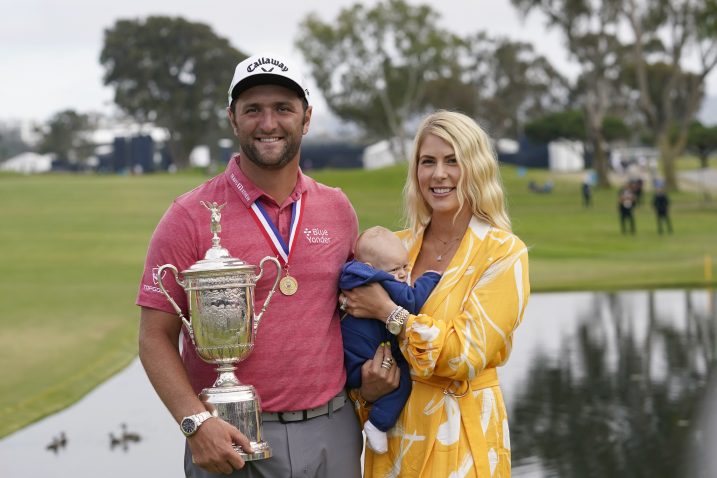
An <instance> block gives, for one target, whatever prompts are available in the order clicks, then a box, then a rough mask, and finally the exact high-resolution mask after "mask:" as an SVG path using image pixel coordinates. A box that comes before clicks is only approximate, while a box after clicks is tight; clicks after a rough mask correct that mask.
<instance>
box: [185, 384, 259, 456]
mask: <svg viewBox="0 0 717 478" xmlns="http://www.w3.org/2000/svg"><path fill="white" fill-rule="evenodd" d="M199 398H200V399H201V400H202V402H204V406H205V407H206V408H207V410H209V411H210V412H211V413H212V415H214V416H217V417H219V418H221V419H222V420H224V421H225V422H228V423H231V424H232V425H234V426H235V427H237V428H238V429H239V431H240V432H242V433H243V434H244V435H245V436H246V437H247V438H248V439H249V442H250V443H251V448H252V450H253V452H252V453H246V452H244V450H242V449H241V448H240V447H238V446H236V445H235V446H234V449H235V450H236V451H237V453H239V454H240V455H241V457H242V459H243V460H244V461H253V460H263V459H264V458H269V457H271V447H270V446H269V444H268V443H267V442H265V441H264V440H263V431H262V426H261V407H260V405H259V395H257V393H256V390H255V389H254V387H252V386H251V385H236V386H229V387H212V388H205V389H204V390H202V393H201V394H200V395H199Z"/></svg>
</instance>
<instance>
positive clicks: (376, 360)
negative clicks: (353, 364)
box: [361, 344, 401, 402]
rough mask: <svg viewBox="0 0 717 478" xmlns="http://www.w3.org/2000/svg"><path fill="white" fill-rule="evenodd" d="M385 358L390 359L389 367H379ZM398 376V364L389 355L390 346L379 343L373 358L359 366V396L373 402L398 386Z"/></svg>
mask: <svg viewBox="0 0 717 478" xmlns="http://www.w3.org/2000/svg"><path fill="white" fill-rule="evenodd" d="M386 358H390V359H391V361H392V363H391V368H389V369H385V368H383V367H381V364H382V363H383V361H384V359H386ZM400 377H401V375H400V371H399V369H398V365H396V361H395V360H393V357H392V356H391V346H390V345H383V344H382V345H379V346H378V348H377V349H376V354H375V355H374V356H373V358H372V359H370V360H367V361H366V362H364V364H363V365H362V366H361V396H362V397H363V398H364V400H366V401H369V402H375V401H376V400H378V399H379V398H381V397H382V396H384V395H386V394H387V393H390V392H392V391H394V390H395V389H396V388H398V382H399V379H400Z"/></svg>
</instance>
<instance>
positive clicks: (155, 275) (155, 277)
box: [142, 266, 167, 294]
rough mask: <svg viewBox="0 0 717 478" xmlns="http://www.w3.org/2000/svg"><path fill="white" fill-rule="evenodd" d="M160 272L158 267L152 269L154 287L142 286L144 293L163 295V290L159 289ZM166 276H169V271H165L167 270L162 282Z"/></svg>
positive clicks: (163, 272) (164, 271)
mask: <svg viewBox="0 0 717 478" xmlns="http://www.w3.org/2000/svg"><path fill="white" fill-rule="evenodd" d="M158 272H159V266H157V267H152V283H153V284H154V285H149V284H142V290H143V291H145V292H154V293H156V294H161V293H162V289H160V288H159V287H157V286H158V285H159V275H158ZM166 275H167V270H166V269H165V270H163V271H162V281H164V278H165V276H166Z"/></svg>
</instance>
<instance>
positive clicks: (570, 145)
mask: <svg viewBox="0 0 717 478" xmlns="http://www.w3.org/2000/svg"><path fill="white" fill-rule="evenodd" d="M583 154H584V148H583V143H582V142H581V141H569V140H567V139H559V140H556V141H551V142H550V143H548V168H549V169H550V170H551V171H562V172H571V171H582V170H583V169H585V160H584V159H583Z"/></svg>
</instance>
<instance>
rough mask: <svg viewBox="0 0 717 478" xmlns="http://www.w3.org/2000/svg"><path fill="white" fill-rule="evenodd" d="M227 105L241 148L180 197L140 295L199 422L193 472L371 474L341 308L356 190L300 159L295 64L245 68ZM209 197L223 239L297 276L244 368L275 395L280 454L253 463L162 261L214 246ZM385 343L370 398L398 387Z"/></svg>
mask: <svg viewBox="0 0 717 478" xmlns="http://www.w3.org/2000/svg"><path fill="white" fill-rule="evenodd" d="M227 112H228V116H229V121H230V122H231V125H232V128H233V130H234V134H235V135H236V136H237V138H238V141H239V145H240V147H241V154H237V155H235V156H234V157H233V158H232V159H231V160H230V161H229V164H228V166H227V168H226V171H225V172H224V173H223V174H220V175H218V176H216V177H214V178H213V179H210V180H209V181H207V182H206V183H204V184H202V185H201V186H199V187H198V188H196V189H194V190H192V191H190V192H188V193H186V194H184V195H182V196H180V197H178V198H177V199H175V200H174V202H173V203H172V205H171V206H170V207H169V209H168V210H167V212H166V213H165V214H164V216H163V217H162V219H161V221H160V222H159V224H158V226H157V228H156V230H155V232H154V234H153V236H152V239H151V241H150V244H149V249H148V252H147V258H146V263H145V269H144V275H143V277H142V283H141V285H140V289H139V293H138V296H137V304H138V305H140V306H141V308H142V309H141V310H142V312H141V323H140V336H139V353H140V358H141V360H142V364H143V365H144V368H145V370H146V372H147V375H148V377H149V379H150V381H151V382H152V385H153V386H154V388H155V390H156V391H157V394H158V395H159V396H160V398H161V399H162V401H163V402H164V404H165V405H166V406H167V408H168V409H169V411H170V412H171V413H172V415H173V416H174V418H175V420H177V422H179V423H183V422H184V424H185V425H186V426H183V427H182V428H183V431H184V433H185V435H187V448H186V450H185V460H184V461H185V472H186V474H187V476H192V477H198V476H202V477H209V476H214V474H218V473H222V474H230V473H232V476H241V477H256V476H272V477H284V476H286V477H288V476H299V475H300V476H312V477H326V478H331V477H337V476H341V477H359V476H360V453H361V447H362V437H361V431H360V428H359V425H358V421H357V419H356V417H355V415H354V413H353V410H352V409H351V407H350V406H344V405H345V403H346V396H345V393H344V390H343V388H344V384H345V380H346V376H345V371H344V367H343V349H342V342H341V330H340V326H339V314H338V310H337V297H338V277H339V272H340V270H341V266H342V265H343V264H344V263H345V262H346V260H347V259H349V258H351V256H352V252H353V251H352V247H353V244H354V241H355V239H356V236H357V229H358V221H357V218H356V213H355V212H354V210H353V207H352V206H351V204H350V203H349V200H348V199H347V197H346V196H345V195H344V193H343V192H342V191H340V190H339V189H335V188H330V187H327V186H324V185H322V184H319V183H317V182H316V181H314V180H313V179H311V178H309V177H307V176H305V175H304V174H303V173H302V172H301V170H300V168H299V150H300V146H301V139H302V136H303V135H304V134H306V133H307V132H308V130H309V124H310V120H311V113H312V108H311V106H309V94H308V90H307V89H305V88H304V86H303V81H302V78H301V75H300V73H299V72H298V71H297V70H296V68H295V66H294V64H293V63H291V62H290V61H287V60H285V59H282V58H280V57H277V56H276V55H266V54H265V55H257V56H253V57H250V58H248V59H246V60H244V61H243V62H241V63H239V65H237V67H236V70H235V74H234V78H233V79H232V82H231V86H230V88H229V108H228V109H227ZM200 201H204V202H207V203H212V202H216V203H217V204H225V206H224V207H223V208H222V209H221V245H222V246H223V247H225V248H226V249H227V250H228V251H229V253H230V254H231V255H232V256H233V257H237V258H240V259H242V260H243V261H245V262H246V263H248V264H258V263H259V261H260V260H261V259H262V258H263V257H265V256H276V257H277V258H278V259H279V261H280V263H281V264H282V270H281V275H282V278H285V282H286V284H287V285H288V287H285V288H284V289H285V290H283V291H282V292H281V293H279V292H278V291H277V293H276V294H274V296H273V297H272V300H271V303H270V304H269V307H268V308H267V310H266V312H265V313H264V315H263V317H262V320H261V324H260V326H259V329H258V332H257V335H256V338H255V341H254V349H253V352H252V353H251V354H250V355H249V356H248V357H247V358H246V359H245V360H243V361H242V362H240V363H239V364H238V366H237V370H236V375H237V377H238V378H239V380H240V381H241V382H242V383H246V384H251V385H253V386H254V387H255V388H256V391H257V393H258V395H259V396H260V397H261V406H262V410H263V412H264V413H263V417H262V418H263V431H264V438H265V439H266V441H267V442H268V443H269V445H270V446H271V448H272V453H273V456H272V457H271V458H267V459H263V460H256V461H247V462H246V463H245V462H244V461H243V460H242V458H241V456H240V455H239V454H238V453H236V452H235V451H234V449H233V448H232V443H235V444H237V445H239V446H241V447H242V448H243V449H244V450H245V451H247V452H250V450H251V447H250V444H249V440H248V439H247V438H246V437H245V436H244V435H243V434H242V433H241V432H240V431H239V430H238V429H236V428H235V427H234V426H232V425H230V424H229V423H227V422H225V421H223V420H221V419H219V418H216V417H209V416H208V415H209V414H207V413H206V409H205V407H204V404H203V403H202V401H201V400H200V399H199V398H198V396H197V394H198V393H199V392H200V391H201V390H202V389H203V388H206V387H211V386H212V384H213V382H214V380H215V378H216V372H215V367H214V366H213V365H210V364H207V363H205V362H204V361H202V360H201V359H200V358H199V357H198V356H197V354H196V351H195V349H194V345H193V344H192V342H191V341H190V340H189V339H188V337H187V335H184V340H183V344H182V346H183V347H182V351H181V354H180V351H179V348H178V342H179V332H180V330H181V321H180V320H179V318H178V316H177V315H176V313H175V312H174V309H173V308H172V306H171V304H170V303H169V302H168V301H167V299H166V298H165V297H164V295H163V294H162V292H161V291H160V289H159V287H158V285H157V277H156V273H157V268H158V267H159V266H161V265H163V264H173V265H174V266H176V267H177V269H178V270H180V271H181V270H184V269H187V268H189V267H190V266H191V265H192V264H194V263H195V262H197V261H198V260H201V259H203V258H204V254H205V252H206V251H207V249H209V248H210V247H211V246H212V235H213V234H212V231H211V227H210V221H211V215H210V213H209V212H208V211H207V209H205V207H204V206H203V205H202V204H201V203H200ZM274 274H275V273H274V272H273V268H272V267H267V268H266V274H265V277H264V278H262V280H260V281H259V282H258V283H257V285H256V289H255V302H256V304H262V303H263V302H264V300H265V298H266V296H267V295H268V293H269V289H270V287H271V285H273V283H274V279H275V275H274ZM168 276H169V275H168ZM163 279H164V280H163V281H162V283H163V285H164V287H165V288H166V289H167V291H168V293H169V294H170V295H171V296H172V297H173V298H174V300H175V301H176V302H177V304H178V305H179V307H180V308H181V309H182V311H183V314H184V316H185V317H189V313H188V310H187V300H186V294H185V292H184V290H183V289H182V288H181V287H180V286H179V285H177V284H176V283H175V281H174V280H173V278H171V277H163ZM291 286H293V287H291ZM384 349H385V347H379V350H378V351H377V356H376V358H375V359H374V361H369V362H367V364H366V367H364V368H365V369H366V370H365V373H364V378H365V380H366V381H367V386H366V388H363V387H362V390H361V391H362V394H363V396H364V397H374V398H375V397H377V396H380V395H381V394H383V393H385V392H386V391H389V390H391V389H393V388H395V387H396V386H397V385H398V370H397V368H396V366H395V365H394V366H393V369H391V370H390V371H388V372H386V371H385V370H384V369H381V368H380V363H381V361H382V360H383V358H384V357H383V354H390V352H388V351H385V350H384Z"/></svg>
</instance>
